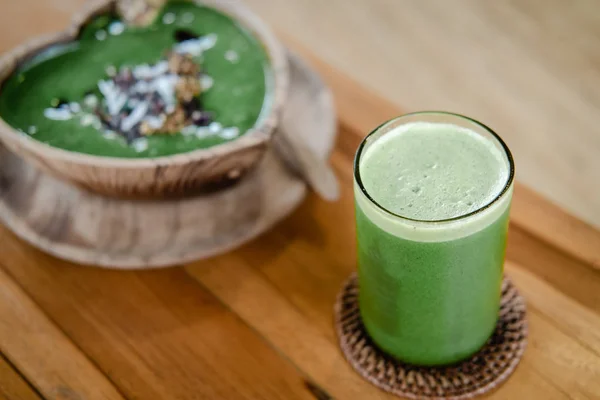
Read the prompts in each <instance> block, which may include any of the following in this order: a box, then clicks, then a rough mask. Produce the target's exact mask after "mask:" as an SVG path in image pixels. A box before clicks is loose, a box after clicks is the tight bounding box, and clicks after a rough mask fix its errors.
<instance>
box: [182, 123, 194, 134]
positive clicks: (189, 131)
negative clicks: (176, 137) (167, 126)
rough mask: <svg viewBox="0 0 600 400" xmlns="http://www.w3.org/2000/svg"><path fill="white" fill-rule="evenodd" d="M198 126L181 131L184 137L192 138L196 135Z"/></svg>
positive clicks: (191, 126) (189, 126) (187, 127)
mask: <svg viewBox="0 0 600 400" xmlns="http://www.w3.org/2000/svg"><path fill="white" fill-rule="evenodd" d="M196 130H197V127H196V125H188V126H186V127H184V128H183V129H182V130H181V134H182V135H183V136H191V135H195V134H196Z"/></svg>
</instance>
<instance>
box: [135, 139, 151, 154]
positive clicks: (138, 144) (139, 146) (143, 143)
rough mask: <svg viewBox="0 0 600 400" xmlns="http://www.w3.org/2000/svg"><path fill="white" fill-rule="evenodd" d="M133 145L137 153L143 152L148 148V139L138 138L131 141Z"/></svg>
mask: <svg viewBox="0 0 600 400" xmlns="http://www.w3.org/2000/svg"><path fill="white" fill-rule="evenodd" d="M131 146H132V147H133V149H134V150H135V151H136V152H137V153H141V152H142V151H145V150H147V149H148V139H146V138H138V139H135V140H134V141H133V142H131Z"/></svg>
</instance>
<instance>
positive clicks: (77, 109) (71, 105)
mask: <svg viewBox="0 0 600 400" xmlns="http://www.w3.org/2000/svg"><path fill="white" fill-rule="evenodd" d="M69 109H70V110H71V112H72V113H73V114H77V113H78V112H80V111H81V106H80V105H79V103H76V102H71V103H69Z"/></svg>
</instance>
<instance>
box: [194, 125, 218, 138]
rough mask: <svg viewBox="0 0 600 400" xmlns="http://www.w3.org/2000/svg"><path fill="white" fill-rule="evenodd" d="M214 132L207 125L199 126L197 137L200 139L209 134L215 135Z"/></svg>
mask: <svg viewBox="0 0 600 400" xmlns="http://www.w3.org/2000/svg"><path fill="white" fill-rule="evenodd" d="M213 135H214V133H213V132H212V131H211V130H210V128H209V127H207V126H199V127H197V128H196V137H197V138H198V139H204V138H206V137H209V136H213Z"/></svg>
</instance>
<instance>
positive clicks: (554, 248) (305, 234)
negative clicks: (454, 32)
mask: <svg viewBox="0 0 600 400" xmlns="http://www.w3.org/2000/svg"><path fill="white" fill-rule="evenodd" d="M292 47H294V48H296V49H298V50H299V51H300V52H302V53H303V54H305V56H307V58H309V59H310V60H311V61H312V63H313V65H315V66H316V67H317V68H318V69H319V70H320V71H321V73H322V74H323V76H324V77H325V78H326V80H327V81H328V83H329V84H330V86H331V87H332V89H333V91H334V94H335V98H336V101H337V106H338V109H339V113H340V116H341V118H340V122H339V128H340V134H339V140H338V144H337V147H336V150H335V152H334V154H333V155H332V163H333V165H334V167H335V170H336V172H337V174H338V176H339V179H340V181H341V186H342V198H341V200H340V201H339V202H337V203H325V202H323V201H321V200H319V199H318V198H316V197H315V196H310V197H309V198H308V199H307V200H306V202H305V203H304V204H303V205H302V207H301V208H300V209H298V210H297V211H296V212H295V213H294V214H293V215H292V216H290V217H289V218H288V219H286V220H285V221H284V222H282V223H280V224H279V225H277V226H276V227H275V228H274V229H273V230H272V231H270V232H269V233H267V234H265V235H263V236H262V237H261V238H259V239H257V240H255V241H253V242H252V243H250V244H248V245H246V246H244V247H243V248H241V249H239V250H237V251H235V252H232V253H229V254H227V255H224V256H221V257H217V258H213V259H210V260H206V261H201V262H196V263H192V264H189V265H185V266H181V267H177V268H172V269H164V270H156V271H146V272H116V271H108V270H101V269H90V268H82V267H79V266H77V265H74V264H70V263H68V262H63V261H60V260H57V259H55V258H53V257H51V256H48V255H46V254H43V253H41V252H39V251H37V250H35V249H34V248H32V247H30V246H28V245H26V244H25V243H23V242H21V241H20V240H18V239H17V238H16V237H15V236H14V235H12V234H11V233H10V232H8V231H7V230H6V229H5V228H3V227H0V288H1V290H0V352H1V357H0V398H2V399H11V400H12V399H40V398H45V399H69V400H71V399H86V400H90V399H124V398H126V399H152V400H154V399H228V400H229V399H286V400H289V399H319V400H322V399H329V398H336V399H379V398H392V397H391V396H389V395H387V394H385V393H383V392H381V391H380V390H378V389H376V388H374V387H373V386H371V385H370V384H368V383H367V382H366V381H364V380H363V379H361V378H360V377H359V376H358V375H357V374H356V373H355V372H354V371H353V370H352V369H351V368H350V366H349V365H348V364H347V363H346V362H345V361H344V359H343V357H342V355H341V353H340V351H339V350H338V348H337V345H336V338H335V334H334V331H333V326H332V307H333V302H334V299H335V296H336V293H337V291H338V288H339V286H340V284H341V283H342V281H343V280H344V279H345V278H346V277H347V276H348V275H349V274H350V273H351V272H352V271H353V270H354V269H355V262H356V257H355V248H354V246H355V243H354V241H355V236H354V235H355V234H354V221H353V199H352V168H351V161H352V157H353V154H354V151H355V149H356V147H357V145H358V143H359V141H360V140H361V138H362V137H363V136H364V135H365V133H367V132H368V131H369V130H370V129H372V128H373V127H375V126H376V125H377V124H378V123H379V122H381V121H383V120H385V119H387V118H390V117H392V116H394V115H396V114H398V113H400V110H398V109H397V108H396V107H394V106H392V105H390V104H389V103H387V102H386V101H384V100H382V99H381V98H378V97H377V96H375V95H373V94H372V93H370V92H368V91H366V90H365V89H364V88H362V87H360V86H359V85H357V84H356V83H355V82H353V81H351V80H349V79H348V78H347V77H345V76H344V75H343V74H340V73H339V72H338V71H337V70H334V69H332V68H330V67H328V66H327V65H325V64H323V63H321V62H319V61H318V60H316V59H314V58H312V57H311V56H310V55H309V54H308V53H307V52H306V51H305V50H302V49H300V48H298V47H297V46H295V45H293V46H292ZM507 258H508V261H507V265H506V271H507V273H508V274H510V275H511V276H512V278H513V280H514V281H515V283H516V284H517V286H518V287H519V289H520V290H521V291H522V292H523V293H524V294H525V296H526V298H527V301H528V307H529V308H528V310H529V318H530V340H529V347H528V349H527V351H526V354H525V356H524V359H523V361H522V363H521V365H520V366H519V367H518V368H517V371H516V372H515V374H514V375H513V376H512V378H510V379H509V381H508V382H507V383H506V384H505V385H504V386H502V388H501V389H500V390H498V391H496V392H495V393H493V394H492V395H491V396H490V397H489V398H494V399H544V400H546V399H560V398H573V399H597V398H600V232H598V231H595V230H594V229H593V228H591V227H590V226H588V225H586V224H584V223H582V222H580V221H578V220H577V219H575V218H573V217H571V216H570V215H568V214H566V213H565V212H563V211H561V210H560V209H559V208H557V207H555V206H554V205H552V204H550V203H549V202H547V201H545V200H544V199H543V198H541V197H540V196H538V195H536V194H535V193H533V192H532V191H530V190H529V189H527V188H526V187H524V186H522V185H517V187H516V191H515V195H514V202H513V209H512V219H511V226H510V235H509V245H508V253H507Z"/></svg>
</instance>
